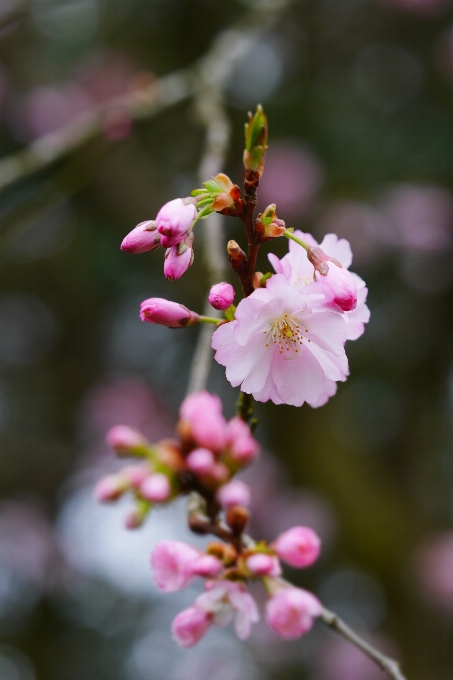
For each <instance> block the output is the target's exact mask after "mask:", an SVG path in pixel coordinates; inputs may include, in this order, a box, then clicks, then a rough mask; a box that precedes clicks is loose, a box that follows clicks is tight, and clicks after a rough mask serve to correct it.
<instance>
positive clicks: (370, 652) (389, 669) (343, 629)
mask: <svg viewBox="0 0 453 680" xmlns="http://www.w3.org/2000/svg"><path fill="white" fill-rule="evenodd" d="M320 618H321V621H322V622H323V623H325V624H326V626H329V628H331V629H332V630H334V631H335V632H336V633H338V634H339V635H341V636H342V637H344V638H345V639H346V640H348V642H350V643H351V644H353V645H354V646H355V647H358V648H359V649H361V650H362V652H363V653H364V654H366V655H367V656H368V657H369V658H370V659H372V661H374V662H375V663H376V664H377V665H378V666H379V667H380V668H381V669H382V670H383V671H384V672H385V673H387V675H388V676H389V678H392V679H393V680H406V677H405V676H404V675H403V674H402V672H401V670H400V666H399V663H398V662H397V661H395V660H394V659H391V658H390V657H388V656H385V654H382V653H381V652H379V651H378V650H377V649H375V648H374V647H373V646H372V645H370V644H369V643H368V642H366V641H365V640H364V639H363V638H361V637H360V636H359V635H357V633H355V632H354V631H353V630H352V629H351V628H350V627H349V626H348V625H347V624H346V623H345V622H344V621H342V620H341V619H340V617H339V616H338V615H337V614H334V613H333V612H331V611H329V610H328V609H325V608H323V610H322V612H321V616H320Z"/></svg>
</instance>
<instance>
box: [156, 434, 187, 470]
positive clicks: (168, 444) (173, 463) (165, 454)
mask: <svg viewBox="0 0 453 680" xmlns="http://www.w3.org/2000/svg"><path fill="white" fill-rule="evenodd" d="M154 448H155V450H156V453H157V456H158V458H159V460H160V462H161V463H162V464H163V465H165V467H167V468H169V469H170V470H173V472H179V471H180V470H182V469H184V460H183V457H182V455H181V447H180V445H179V444H178V442H176V441H175V440H173V439H161V440H160V441H159V442H158V443H157V444H156V445H155V447H154Z"/></svg>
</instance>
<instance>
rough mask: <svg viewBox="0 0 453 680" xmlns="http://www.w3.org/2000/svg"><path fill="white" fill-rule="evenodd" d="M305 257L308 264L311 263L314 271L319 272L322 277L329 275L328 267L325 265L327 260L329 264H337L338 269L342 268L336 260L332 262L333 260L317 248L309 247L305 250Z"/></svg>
mask: <svg viewBox="0 0 453 680" xmlns="http://www.w3.org/2000/svg"><path fill="white" fill-rule="evenodd" d="M307 257H308V260H309V262H311V263H312V265H313V267H314V268H315V271H317V272H319V273H320V274H322V275H323V276H327V274H328V273H329V265H328V264H327V262H328V261H329V260H330V261H331V262H335V264H337V265H338V266H339V267H341V266H342V265H341V264H340V262H338V260H334V259H333V258H331V257H329V256H328V255H326V253H325V252H324V251H323V249H322V248H320V247H319V246H310V247H309V248H308V250H307Z"/></svg>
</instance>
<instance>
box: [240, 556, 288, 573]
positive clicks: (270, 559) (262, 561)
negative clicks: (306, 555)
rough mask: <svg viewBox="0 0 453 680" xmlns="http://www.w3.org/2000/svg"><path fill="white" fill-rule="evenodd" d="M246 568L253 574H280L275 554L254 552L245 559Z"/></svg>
mask: <svg viewBox="0 0 453 680" xmlns="http://www.w3.org/2000/svg"><path fill="white" fill-rule="evenodd" d="M246 564H247V569H248V570H249V572H250V573H251V574H253V575H254V576H273V577H277V576H280V575H281V573H282V570H281V567H280V562H279V561H278V558H277V557H275V555H266V554H265V553H255V555H251V556H250V557H248V558H247V560H246Z"/></svg>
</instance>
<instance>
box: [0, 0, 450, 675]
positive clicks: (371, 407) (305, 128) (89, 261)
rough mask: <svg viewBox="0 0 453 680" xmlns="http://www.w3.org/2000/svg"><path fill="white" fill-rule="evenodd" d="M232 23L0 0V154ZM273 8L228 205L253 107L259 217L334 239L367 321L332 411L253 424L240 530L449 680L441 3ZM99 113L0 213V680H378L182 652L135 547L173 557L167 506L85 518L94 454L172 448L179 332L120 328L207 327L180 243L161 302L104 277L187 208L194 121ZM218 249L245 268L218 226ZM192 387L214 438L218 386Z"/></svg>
mask: <svg viewBox="0 0 453 680" xmlns="http://www.w3.org/2000/svg"><path fill="white" fill-rule="evenodd" d="M252 4H253V3H252V2H239V1H235V0H31V1H30V2H25V1H24V2H21V1H20V0H1V2H0V153H1V155H2V156H9V155H10V154H15V153H17V152H18V151H20V150H21V149H23V148H24V147H26V146H27V145H29V144H32V143H33V142H35V141H36V140H38V139H40V138H41V136H42V135H44V134H47V133H52V132H55V131H58V130H59V129H61V126H64V125H66V124H68V123H69V122H70V121H71V120H73V119H78V118H79V117H80V116H84V115H86V114H87V113H88V114H89V112H90V111H92V110H93V108H95V107H97V106H99V105H103V104H104V103H105V102H108V101H110V100H112V99H113V98H115V97H118V96H121V95H123V94H126V93H128V92H131V91H132V90H133V89H134V88H137V87H138V86H140V84H143V83H145V84H146V83H149V82H152V80H153V78H156V77H158V76H162V75H165V74H167V73H170V72H172V71H173V70H175V69H180V68H182V67H185V66H187V65H189V64H191V63H193V61H194V60H196V59H197V58H199V57H200V56H202V55H203V54H204V53H205V52H206V51H207V50H208V49H209V46H210V44H211V42H212V40H213V39H214V38H215V37H216V36H217V37H218V36H219V35H221V34H222V32H224V31H226V30H228V29H229V28H230V27H231V26H232V25H233V24H234V22H236V21H237V20H240V19H241V17H242V16H244V15H245V14H246V13H247V12H249V11H250V9H251V6H252ZM281 4H282V8H281V13H280V16H279V18H278V20H277V22H276V23H275V24H274V26H273V27H272V29H270V30H268V31H267V32H265V33H264V34H262V35H261V36H260V37H259V38H258V39H257V40H256V41H255V42H254V43H253V44H252V46H251V49H250V50H249V51H248V53H247V54H245V55H242V56H241V58H240V59H239V61H238V62H237V63H236V65H235V67H234V69H233V72H232V74H231V77H230V78H229V80H228V83H227V86H226V88H225V105H226V110H227V113H228V116H229V117H230V120H231V123H232V130H233V134H232V139H231V144H230V151H229V156H228V162H227V167H226V168H225V170H226V171H227V172H228V173H229V174H230V176H231V177H232V178H233V179H234V180H235V181H237V182H238V183H241V179H242V171H241V154H242V131H243V123H244V120H245V114H246V111H247V110H248V109H249V108H254V107H255V105H256V103H257V102H261V103H262V104H263V105H264V107H265V110H266V112H267V114H268V117H269V121H270V150H269V154H268V160H267V166H266V171H265V174H264V177H263V182H262V187H261V191H260V202H261V205H262V206H265V205H267V204H268V203H270V202H276V203H277V205H278V210H279V216H281V217H282V218H284V219H285V220H286V222H287V224H288V226H292V227H295V228H302V229H304V230H307V231H308V230H310V231H312V232H313V233H314V234H315V236H317V237H319V239H321V238H322V235H323V234H325V233H328V232H331V231H333V232H336V233H337V234H338V235H339V236H341V237H345V238H347V239H349V240H350V242H351V244H352V247H353V251H354V264H353V269H354V270H355V271H357V273H359V274H360V275H361V276H362V277H363V278H365V279H366V281H367V284H368V287H369V306H370V308H371V313H372V316H371V321H370V323H369V325H368V327H367V330H366V333H365V335H364V336H363V337H362V338H361V339H360V340H358V341H356V342H354V343H349V347H348V348H347V351H348V355H349V357H350V365H351V377H350V378H349V380H348V381H347V383H345V384H342V385H340V387H339V390H338V394H337V396H336V397H335V398H334V399H332V400H331V401H330V403H329V404H328V405H327V406H325V407H323V408H322V409H318V410H312V409H310V408H309V407H306V406H304V407H303V408H300V409H295V408H292V407H284V406H280V407H275V406H273V405H269V404H266V405H259V408H258V415H259V417H260V420H261V422H260V425H259V429H258V437H259V438H260V440H261V442H262V444H263V448H264V449H265V451H264V454H263V456H262V458H261V460H260V462H259V463H258V464H257V465H256V466H255V467H254V469H253V470H252V471H250V472H248V473H247V476H248V479H249V481H250V483H251V484H252V487H253V491H254V516H255V519H254V527H253V531H254V532H255V534H256V535H260V536H263V537H267V538H269V539H271V538H273V537H274V536H275V535H276V534H277V533H278V532H279V531H280V530H282V529H284V528H286V527H287V526H290V525H291V524H297V523H302V524H310V525H311V526H313V527H314V528H315V529H316V530H317V531H318V532H319V533H320V535H321V536H322V538H323V544H324V551H323V556H322V559H321V560H320V562H319V564H318V565H316V566H315V567H313V568H311V569H309V570H307V571H305V572H303V573H289V574H288V575H289V576H290V577H291V578H293V579H294V580H295V581H296V582H297V583H298V584H300V585H302V586H304V587H306V588H309V589H313V590H314V591H315V592H316V593H318V594H319V596H320V597H321V598H322V600H323V601H324V602H325V604H326V605H327V606H329V607H331V608H333V609H335V610H336V611H337V612H338V613H339V614H341V615H342V616H343V617H344V618H345V619H346V620H347V621H348V622H349V623H350V624H351V625H353V626H355V627H356V628H357V629H358V630H360V631H361V632H362V633H363V634H364V635H365V636H367V637H368V639H370V640H372V641H374V642H375V643H376V644H377V645H378V646H379V647H380V648H382V649H385V650H387V651H388V652H389V653H391V654H393V655H395V656H397V657H398V658H400V659H401V660H402V661H403V664H404V668H405V670H406V672H407V676H408V678H409V679H410V680H428V678H429V680H451V678H453V527H452V520H453V427H452V416H453V2H452V1H451V0H294V2H292V3H290V4H289V5H288V6H287V7H283V3H281ZM114 113H115V115H113V117H112V118H111V119H110V120H108V121H105V123H106V124H105V129H104V130H103V131H102V132H101V134H99V135H98V136H97V137H96V138H93V139H92V140H91V141H90V142H89V143H87V144H85V145H81V146H80V147H79V148H77V149H76V150H75V151H74V152H73V153H70V154H69V155H67V156H66V157H64V158H63V159H62V160H61V161H60V162H58V163H56V164H50V165H48V166H47V167H46V168H45V169H44V170H43V171H41V172H39V173H32V174H30V175H28V176H27V177H25V178H23V179H22V180H20V181H17V182H13V183H12V184H11V185H10V186H8V187H7V189H6V190H5V191H3V192H2V194H1V196H0V260H1V264H0V435H1V445H0V494H1V502H0V678H1V679H2V680H81V679H82V678H83V679H84V680H85V679H86V680H92V679H93V680H94V679H96V680H164V679H165V680H200V679H201V678H203V679H204V678H208V677H212V678H215V680H268V679H271V678H275V679H282V680H283V679H288V680H291V679H292V678H294V679H296V678H297V679H298V680H301V679H302V678H304V679H305V680H380V679H383V677H384V676H383V674H382V673H381V671H379V670H378V669H376V668H374V667H373V666H372V665H371V663H369V662H368V661H367V660H366V659H365V658H364V657H363V656H362V655H361V654H360V653H359V652H357V651H356V650H355V649H354V648H352V647H350V646H348V645H347V644H346V643H343V642H342V641H341V640H340V639H337V638H336V637H335V636H334V635H333V634H332V633H330V631H325V630H323V629H322V626H321V625H318V626H316V627H315V630H314V631H313V632H312V633H311V634H310V635H308V636H307V637H305V638H303V639H301V640H299V641H297V642H293V643H282V642H279V641H278V640H277V639H276V638H275V637H273V636H272V635H271V634H270V633H269V632H268V631H267V630H266V628H265V627H264V625H263V626H261V625H260V626H257V627H256V629H255V631H254V633H253V635H252V637H251V638H250V640H249V641H248V642H247V643H246V644H242V643H239V642H238V641H237V640H236V639H235V638H234V636H233V634H232V633H231V631H229V630H228V631H224V630H222V631H212V632H210V633H209V635H208V636H207V638H206V640H205V641H203V643H202V644H200V645H199V646H198V647H197V648H196V649H193V650H191V651H182V650H180V649H178V648H176V645H174V643H173V642H172V641H171V637H170V632H169V625H170V621H171V618H172V616H174V614H175V613H176V612H177V611H178V610H179V609H181V608H182V607H183V606H186V604H187V603H189V602H190V601H192V599H193V597H194V593H195V592H197V587H196V586H195V587H194V589H191V590H189V591H187V592H184V593H183V594H176V595H173V596H172V595H165V596H162V595H161V594H159V593H158V592H157V591H156V589H155V587H154V585H153V583H152V580H151V576H150V573H149V567H148V561H149V553H150V550H151V548H152V546H153V545H154V544H155V542H156V541H157V540H159V539H161V538H163V537H166V538H181V537H185V536H186V535H187V534H186V533H185V532H184V529H183V525H184V507H183V506H182V505H178V504H176V505H175V506H174V507H172V508H171V509H168V510H165V511H161V512H156V513H155V515H154V516H153V517H152V518H151V520H150V521H149V522H148V524H147V525H146V527H144V528H143V529H142V530H140V531H137V532H132V533H127V532H126V531H125V530H124V529H123V521H124V513H125V512H126V511H127V503H126V504H125V505H122V504H120V506H118V507H116V506H115V507H114V508H106V507H99V506H97V505H96V504H95V502H94V501H93V499H92V489H93V485H94V483H95V480H96V479H97V478H98V477H99V476H100V475H101V474H103V473H105V472H106V471H108V470H111V469H113V468H114V466H115V462H114V460H113V457H112V456H111V453H110V452H109V451H108V450H107V448H106V446H105V444H104V434H105V431H106V430H107V429H108V428H109V427H110V426H112V425H114V424H116V423H118V422H123V423H126V424H130V425H134V426H137V427H140V428H142V429H143V430H144V431H145V432H146V433H147V434H148V435H149V436H150V437H151V438H154V439H155V438H158V437H161V436H168V435H170V434H171V432H172V428H173V425H174V422H175V418H176V412H177V407H178V403H179V402H180V400H181V398H182V396H183V395H184V390H185V386H186V382H187V377H188V372H189V365H190V361H191V356H192V352H193V348H194V344H195V341H196V337H197V332H198V329H197V328H193V329H189V330H187V331H169V330H168V329H165V328H159V327H152V326H150V325H148V324H141V322H140V321H139V318H138V307H139V303H140V301H141V300H143V299H144V298H147V297H150V296H165V297H169V298H170V299H174V300H179V301H181V302H184V303H185V304H187V305H188V306H190V307H192V308H194V309H201V308H202V306H203V304H204V301H205V298H206V282H205V269H204V265H203V260H202V258H201V257H200V256H199V255H197V243H196V244H195V246H196V251H195V252H196V259H195V264H194V266H193V267H192V269H191V270H190V271H189V272H188V273H187V274H186V275H185V276H184V278H183V279H181V280H180V281H178V282H167V281H165V279H164V278H163V275H162V259H163V258H162V252H161V251H160V252H157V251H156V252H153V253H148V254H144V255H139V256H132V255H127V254H124V253H121V252H120V250H119V244H120V242H121V240H122V238H123V237H124V236H125V235H126V233H127V232H128V231H129V230H130V229H131V228H132V227H133V226H135V224H137V223H138V222H140V221H142V220H144V219H151V218H153V217H154V216H155V214H156V212H157V210H158V209H159V207H160V206H161V205H162V204H163V202H165V201H166V200H169V199H171V198H173V197H175V196H185V195H187V194H188V193H189V191H190V190H191V189H192V188H194V187H195V186H197V184H198V182H197V174H196V173H197V166H198V163H199V159H200V154H201V152H202V148H203V127H202V126H201V125H200V122H199V120H198V118H197V115H196V110H195V107H194V104H193V101H192V100H191V99H190V98H189V99H187V100H185V101H183V102H181V103H180V104H178V105H176V106H174V107H170V108H167V109H166V110H165V111H162V113H160V114H159V115H156V116H154V117H152V118H149V119H147V118H146V117H145V118H144V119H143V120H140V121H134V122H131V121H130V120H129V119H128V118H127V117H126V116H125V114H124V111H121V109H119V110H118V111H116V112H114ZM9 168H10V170H11V166H9ZM5 172H6V170H5V165H0V175H1V173H5ZM3 178H4V175H3ZM1 179H2V177H0V180H1ZM199 228H200V229H207V228H209V221H207V222H204V223H203V224H202V225H201V226H200V227H199ZM225 229H226V230H227V233H228V238H236V239H238V240H239V241H240V242H243V235H242V234H241V231H240V228H239V225H238V224H236V221H235V220H229V221H228V222H225ZM266 249H267V247H263V248H262V251H263V252H262V254H261V261H260V269H262V270H263V271H267V270H268V269H269V265H268V264H267V261H266ZM275 249H276V251H277V252H278V253H280V254H283V253H284V251H285V249H286V243H276V244H275ZM210 388H211V389H213V390H216V391H218V392H219V393H220V394H221V396H222V399H223V400H224V404H225V409H226V412H227V414H228V415H231V414H232V413H233V411H234V398H235V394H234V392H233V390H232V389H231V388H230V387H229V385H228V384H227V383H226V381H225V378H224V375H223V372H222V370H220V367H215V369H214V371H213V374H212V377H211V381H210Z"/></svg>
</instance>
